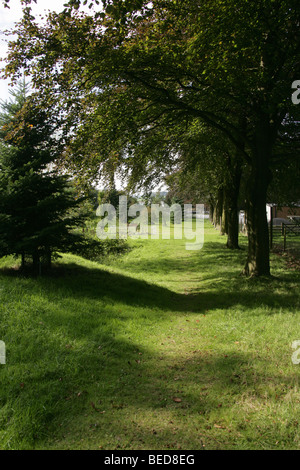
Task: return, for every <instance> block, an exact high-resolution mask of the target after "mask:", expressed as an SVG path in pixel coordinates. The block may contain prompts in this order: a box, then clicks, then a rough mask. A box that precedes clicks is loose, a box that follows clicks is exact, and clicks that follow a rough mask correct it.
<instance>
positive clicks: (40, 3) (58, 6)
mask: <svg viewBox="0 0 300 470" xmlns="http://www.w3.org/2000/svg"><path fill="white" fill-rule="evenodd" d="M66 1H67V0H51V2H49V0H37V3H36V4H35V3H33V2H32V4H31V7H32V14H33V16H35V17H36V20H38V15H43V14H44V13H45V12H47V11H49V10H51V11H56V12H60V11H62V10H63V8H64V7H63V5H64V4H65V3H66ZM9 5H10V8H9V9H8V8H5V7H4V5H3V3H2V0H0V58H1V59H3V58H5V57H6V55H7V40H8V38H7V37H6V36H5V35H4V34H3V32H4V31H5V30H10V29H12V28H13V26H14V24H15V23H16V22H18V21H19V20H20V19H21V18H22V7H21V2H20V0H10V2H9ZM84 9H85V10H86V11H89V10H88V7H86V8H84ZM4 65H5V62H4V61H3V60H1V61H0V68H2V67H3V66H4ZM7 99H9V80H4V79H0V100H4V101H5V100H7Z"/></svg>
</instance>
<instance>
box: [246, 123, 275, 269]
mask: <svg viewBox="0 0 300 470" xmlns="http://www.w3.org/2000/svg"><path fill="white" fill-rule="evenodd" d="M271 149H272V139H271V138H270V128H269V125H268V123H267V124H265V125H264V123H262V124H261V125H260V126H259V127H258V130H257V133H256V139H255V145H254V146H253V149H252V165H251V171H250V176H249V180H248V184H247V231H248V257H247V261H246V265H245V269H244V272H245V274H246V275H248V276H269V275H270V251H269V232H268V223H267V213H266V204H267V189H268V185H269V183H270V182H271V171H270V169H269V160H270V156H271Z"/></svg>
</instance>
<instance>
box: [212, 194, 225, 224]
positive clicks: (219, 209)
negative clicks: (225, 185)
mask: <svg viewBox="0 0 300 470" xmlns="http://www.w3.org/2000/svg"><path fill="white" fill-rule="evenodd" d="M222 209H223V189H222V188H221V189H219V190H218V193H217V200H216V206H215V212H214V219H215V220H214V226H215V227H216V228H217V227H220V226H221V217H222Z"/></svg>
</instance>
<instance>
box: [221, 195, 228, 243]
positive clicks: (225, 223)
mask: <svg viewBox="0 0 300 470" xmlns="http://www.w3.org/2000/svg"><path fill="white" fill-rule="evenodd" d="M227 210H228V201H227V190H226V187H224V189H223V198H222V215H221V227H220V230H221V235H226V234H227V233H228V220H227Z"/></svg>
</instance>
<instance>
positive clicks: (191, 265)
mask: <svg viewBox="0 0 300 470" xmlns="http://www.w3.org/2000/svg"><path fill="white" fill-rule="evenodd" d="M205 224H206V231H205V244H204V247H203V249H202V250H200V251H186V250H185V245H184V243H185V242H184V240H136V241H133V240H131V241H129V243H130V245H131V246H132V250H131V251H130V252H128V253H126V254H124V255H122V256H120V257H116V258H110V259H107V262H106V263H105V264H101V265H100V264H97V263H93V262H90V261H86V260H83V259H82V258H79V257H76V256H73V255H65V256H64V257H63V259H62V260H61V261H60V263H59V265H60V269H55V270H54V272H53V274H52V275H51V276H50V275H49V276H45V277H40V278H37V279H31V278H25V277H19V276H17V275H16V273H15V271H14V270H11V269H8V268H9V267H10V266H12V265H13V264H14V263H15V261H14V260H12V259H4V260H2V261H1V263H2V264H1V266H2V271H1V273H0V295H1V305H0V340H3V341H4V342H5V344H6V348H7V349H6V354H7V363H6V365H0V380H1V387H0V406H1V408H0V448H1V449H152V450H155V449H159V450H163V449H175V450H177V449H184V450H190V449H300V431H299V420H300V389H299V373H300V364H294V363H293V362H292V354H293V353H294V350H293V349H292V342H293V341H296V340H300V321H299V320H300V302H299V279H300V272H299V271H296V270H291V269H288V268H287V267H286V265H285V262H284V260H283V259H282V258H280V257H279V256H277V255H276V254H274V255H272V258H271V260H272V265H271V267H272V273H273V277H272V278H270V279H268V278H266V279H259V280H258V279H247V278H244V277H241V276H240V272H241V270H242V267H243V264H244V260H245V256H246V251H245V247H246V243H247V240H246V238H245V237H242V238H241V246H242V248H244V249H243V250H239V251H236V252H231V251H229V250H227V249H226V248H225V246H224V245H225V240H224V238H223V237H221V236H220V235H219V234H218V232H217V231H216V230H215V229H214V228H212V226H211V225H210V223H209V222H208V221H206V222H205ZM299 356H300V355H299Z"/></svg>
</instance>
